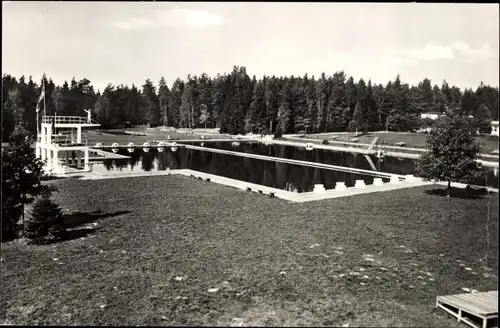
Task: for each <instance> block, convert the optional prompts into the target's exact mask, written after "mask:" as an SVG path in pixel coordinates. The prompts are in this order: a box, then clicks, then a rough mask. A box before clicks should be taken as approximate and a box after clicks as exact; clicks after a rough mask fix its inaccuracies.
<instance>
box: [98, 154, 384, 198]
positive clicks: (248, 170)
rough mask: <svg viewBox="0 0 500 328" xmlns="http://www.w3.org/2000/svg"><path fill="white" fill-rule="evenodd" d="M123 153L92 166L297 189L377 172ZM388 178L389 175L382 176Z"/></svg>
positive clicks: (352, 182) (216, 156) (352, 180)
mask: <svg viewBox="0 0 500 328" xmlns="http://www.w3.org/2000/svg"><path fill="white" fill-rule="evenodd" d="M118 153H119V154H123V155H129V156H131V158H130V159H106V160H103V161H99V162H93V164H92V170H93V171H95V172H99V173H106V174H110V173H111V174H112V173H124V172H144V171H163V170H166V169H167V168H170V169H191V170H196V171H200V172H204V173H209V174H214V175H219V176H223V177H227V178H231V179H237V180H241V181H246V182H250V183H255V184H260V185H264V186H267V187H272V188H277V189H282V190H288V191H295V192H299V193H302V192H310V191H313V189H314V185H315V184H323V185H324V187H325V188H326V189H333V188H335V185H336V183H337V182H344V183H345V185H346V186H347V187H352V186H354V185H355V183H356V180H363V181H364V182H365V184H367V185H370V184H372V183H373V179H374V178H375V176H371V175H367V174H357V173H350V172H344V171H337V170H335V171H334V170H328V169H320V168H314V167H308V166H302V165H293V164H286V163H279V162H273V161H264V160H258V159H252V158H246V157H240V156H233V155H226V154H218V153H212V152H205V151H198V150H191V149H185V148H178V149H177V151H175V152H174V151H172V150H171V149H169V148H167V149H165V150H164V151H163V152H160V151H158V150H156V149H150V150H149V151H148V152H144V151H142V149H136V150H135V151H134V152H133V153H128V151H127V150H126V149H120V150H119V152H118ZM382 180H383V181H384V182H388V181H389V179H388V178H383V179H382Z"/></svg>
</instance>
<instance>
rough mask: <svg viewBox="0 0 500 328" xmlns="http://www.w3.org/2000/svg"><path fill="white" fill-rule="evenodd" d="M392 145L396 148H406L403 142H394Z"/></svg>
mask: <svg viewBox="0 0 500 328" xmlns="http://www.w3.org/2000/svg"><path fill="white" fill-rule="evenodd" d="M394 145H396V146H398V147H403V146H406V142H404V141H401V142H396V143H395V144H394Z"/></svg>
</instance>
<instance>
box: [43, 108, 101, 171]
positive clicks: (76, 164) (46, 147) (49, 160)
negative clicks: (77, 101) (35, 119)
mask: <svg viewBox="0 0 500 328" xmlns="http://www.w3.org/2000/svg"><path fill="white" fill-rule="evenodd" d="M99 126H101V125H100V124H99V123H98V122H96V121H95V120H92V119H91V118H90V114H89V116H88V117H81V116H43V117H42V123H41V129H40V130H39V132H38V134H37V142H36V156H37V157H38V158H41V159H42V160H46V164H45V170H46V171H47V172H52V173H54V174H57V175H63V174H66V173H69V172H88V171H90V165H89V147H88V146H87V145H85V144H83V143H82V130H83V129H84V128H95V127H99ZM82 159H83V163H82Z"/></svg>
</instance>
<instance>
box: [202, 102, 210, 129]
mask: <svg viewBox="0 0 500 328" xmlns="http://www.w3.org/2000/svg"><path fill="white" fill-rule="evenodd" d="M200 107H201V115H200V123H205V129H206V128H207V121H208V118H209V115H210V114H209V113H208V109H207V105H205V104H201V106H200Z"/></svg>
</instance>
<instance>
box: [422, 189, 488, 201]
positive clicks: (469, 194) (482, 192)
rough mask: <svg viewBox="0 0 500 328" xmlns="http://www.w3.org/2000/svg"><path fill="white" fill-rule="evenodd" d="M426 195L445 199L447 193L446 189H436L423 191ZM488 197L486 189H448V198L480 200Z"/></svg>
mask: <svg viewBox="0 0 500 328" xmlns="http://www.w3.org/2000/svg"><path fill="white" fill-rule="evenodd" d="M425 193H426V194H428V195H436V196H441V197H446V196H447V194H448V192H447V189H446V188H436V189H430V190H426V191H425ZM487 195H488V190H487V189H486V188H454V187H452V188H451V189H450V197H452V198H460V199H481V198H484V197H485V196H487Z"/></svg>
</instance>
